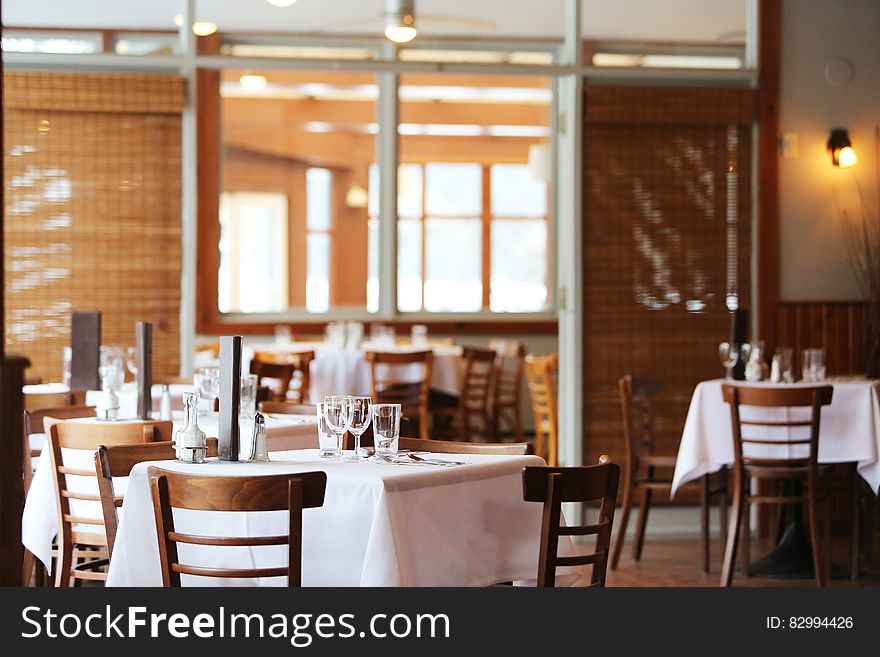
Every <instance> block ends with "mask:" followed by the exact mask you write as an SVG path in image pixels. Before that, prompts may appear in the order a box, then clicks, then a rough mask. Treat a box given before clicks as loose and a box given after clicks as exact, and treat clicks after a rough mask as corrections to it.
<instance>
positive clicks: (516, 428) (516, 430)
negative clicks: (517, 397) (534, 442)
mask: <svg viewBox="0 0 880 657" xmlns="http://www.w3.org/2000/svg"><path fill="white" fill-rule="evenodd" d="M511 415H512V417H513V436H514V438H515V439H516V442H518V443H521V442H522V441H523V427H522V411H521V410H520V408H519V404H517V405H516V406H514V407H513V409H511Z"/></svg>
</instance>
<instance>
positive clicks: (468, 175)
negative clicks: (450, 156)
mask: <svg viewBox="0 0 880 657" xmlns="http://www.w3.org/2000/svg"><path fill="white" fill-rule="evenodd" d="M482 180H483V169H482V167H481V166H480V165H479V164H465V163H451V162H431V163H429V164H426V165H425V184H426V198H425V213H426V214H428V215H431V216H440V217H457V216H458V217H460V216H465V217H467V216H474V215H479V214H480V212H481V211H482V208H483V188H482V187H483V183H482Z"/></svg>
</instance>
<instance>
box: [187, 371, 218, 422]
mask: <svg viewBox="0 0 880 657" xmlns="http://www.w3.org/2000/svg"><path fill="white" fill-rule="evenodd" d="M193 379H194V380H193V383H195V387H196V390H198V392H199V397H200V398H202V399H207V400H208V410H207V413H208V414H209V415H210V414H211V413H213V412H214V399H215V398H216V397H218V396H219V394H220V368H219V367H200V368H199V369H198V370H196V374H195V376H194V377H193Z"/></svg>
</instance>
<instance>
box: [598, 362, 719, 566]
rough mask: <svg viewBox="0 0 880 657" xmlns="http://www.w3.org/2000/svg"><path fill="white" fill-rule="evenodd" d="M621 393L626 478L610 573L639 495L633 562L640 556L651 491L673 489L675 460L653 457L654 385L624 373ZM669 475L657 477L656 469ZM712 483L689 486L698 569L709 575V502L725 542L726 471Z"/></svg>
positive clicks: (703, 481)
mask: <svg viewBox="0 0 880 657" xmlns="http://www.w3.org/2000/svg"><path fill="white" fill-rule="evenodd" d="M618 387H619V389H620V406H621V410H622V412H623V435H624V444H625V446H626V464H627V467H626V474H625V475H624V484H623V506H622V508H621V511H620V522H619V523H618V524H617V537H616V539H615V542H614V552H613V553H612V555H611V570H614V569H615V568H617V564H618V562H619V561H620V552H621V550H622V549H623V542H624V541H625V540H626V528H627V525H628V524H629V514H630V511H631V510H632V505H633V500H634V499H635V497H636V496H637V495H639V494H640V500H639V517H638V519H637V521H636V533H635V538H634V540H633V560H634V561H638V560H639V559H640V558H641V556H642V546H643V545H644V541H645V526H646V525H647V522H648V512H649V510H650V508H651V499H652V496H653V493H654V491H661V492H667V493H668V492H670V491H671V490H672V472H671V471H672V470H673V469H674V468H675V461H676V457H675V456H665V455H659V454H655V453H654V398H653V397H654V392H655V389H656V388H657V386H653V385H651V384H650V383H647V382H644V381H639V380H636V379H633V377H632V376H631V375H629V374H627V375H626V376H624V377H622V378H621V379H620V380H619V381H618ZM657 468H660V469H665V470H669V472H668V473H666V474H665V475H663V476H661V475H658V474H657V473H656V469H657ZM715 478H716V479H717V481H716V482H713V481H712V476H711V475H705V476H703V477H700V478H699V479H698V480H696V481H693V482H690V483H689V484H688V485H690V486H699V487H700V540H701V554H702V569H703V572H704V573H708V572H709V562H710V547H711V543H710V541H709V503H710V501H711V499H712V498H713V497H718V511H719V525H720V532H721V536H722V537H724V535H725V530H726V527H727V469H726V468H722V469H721V472H720V473H718V474H717V475H716V476H715Z"/></svg>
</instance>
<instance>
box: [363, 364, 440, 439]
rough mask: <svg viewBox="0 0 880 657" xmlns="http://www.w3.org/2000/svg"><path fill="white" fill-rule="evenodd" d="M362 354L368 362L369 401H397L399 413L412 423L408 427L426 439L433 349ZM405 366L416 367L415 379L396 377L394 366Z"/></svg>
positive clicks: (428, 433)
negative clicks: (418, 371) (417, 373)
mask: <svg viewBox="0 0 880 657" xmlns="http://www.w3.org/2000/svg"><path fill="white" fill-rule="evenodd" d="M365 357H366V359H367V362H368V363H369V364H370V395H371V397H372V398H373V403H376V404H400V406H401V408H400V413H401V415H402V416H403V417H404V418H406V420H407V421H408V422H410V423H412V424H411V425H410V427H411V429H410V430H411V431H413V432H415V433H417V434H418V435H419V437H421V438H422V440H428V439H429V438H430V427H429V424H430V420H429V398H430V393H431V376H432V373H433V367H434V352H433V351H413V352H385V351H368V352H367V353H366V354H365ZM407 366H414V367H416V368H418V369H419V370H420V373H419V376H418V378H417V379H413V378H410V379H407V380H401V379H398V378H397V377H396V372H395V369H396V368H399V367H407ZM412 425H416V426H415V427H413V426H412Z"/></svg>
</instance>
